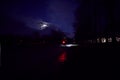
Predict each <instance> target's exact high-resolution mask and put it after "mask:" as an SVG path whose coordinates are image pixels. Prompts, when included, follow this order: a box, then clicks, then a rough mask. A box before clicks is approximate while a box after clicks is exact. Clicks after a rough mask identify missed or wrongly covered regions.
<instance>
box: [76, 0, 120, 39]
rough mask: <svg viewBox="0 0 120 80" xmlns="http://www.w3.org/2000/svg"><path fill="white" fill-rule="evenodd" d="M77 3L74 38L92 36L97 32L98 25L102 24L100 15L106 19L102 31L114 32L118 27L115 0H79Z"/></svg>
mask: <svg viewBox="0 0 120 80" xmlns="http://www.w3.org/2000/svg"><path fill="white" fill-rule="evenodd" d="M78 2H79V1H78ZM79 3H80V6H79V7H78V8H77V9H76V12H75V17H76V21H75V23H74V29H75V38H76V39H77V40H85V39H90V38H94V37H95V36H96V35H97V34H98V32H97V30H98V27H99V29H101V27H102V26H103V25H101V23H100V22H99V20H100V18H101V17H103V18H106V19H107V20H106V21H107V23H106V25H105V29H104V30H103V32H104V33H107V32H115V31H116V30H117V29H118V28H117V27H116V26H117V25H118V24H119V23H118V21H117V20H116V19H115V8H116V6H115V5H116V4H117V0H114V1H113V0H112V1H106V0H93V1H91V0H81V1H80V2H79ZM116 21H117V22H116ZM104 23H105V22H104Z"/></svg>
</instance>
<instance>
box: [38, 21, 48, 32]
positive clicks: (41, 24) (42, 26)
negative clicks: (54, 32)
mask: <svg viewBox="0 0 120 80" xmlns="http://www.w3.org/2000/svg"><path fill="white" fill-rule="evenodd" d="M39 26H40V30H43V29H45V28H47V27H49V23H47V22H41V23H40V24H39Z"/></svg>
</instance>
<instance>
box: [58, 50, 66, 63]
mask: <svg viewBox="0 0 120 80" xmlns="http://www.w3.org/2000/svg"><path fill="white" fill-rule="evenodd" d="M65 60H66V52H63V53H62V54H61V55H60V56H59V62H64V61H65Z"/></svg>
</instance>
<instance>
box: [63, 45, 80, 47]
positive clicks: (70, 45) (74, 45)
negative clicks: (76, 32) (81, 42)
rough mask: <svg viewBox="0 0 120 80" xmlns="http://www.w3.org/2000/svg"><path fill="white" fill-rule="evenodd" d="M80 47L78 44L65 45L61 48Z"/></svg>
mask: <svg viewBox="0 0 120 80" xmlns="http://www.w3.org/2000/svg"><path fill="white" fill-rule="evenodd" d="M75 46H78V44H65V45H63V44H62V45H61V47H75Z"/></svg>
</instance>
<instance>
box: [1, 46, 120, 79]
mask: <svg viewBox="0 0 120 80" xmlns="http://www.w3.org/2000/svg"><path fill="white" fill-rule="evenodd" d="M102 46H103V47H100V48H98V47H84V48H83V47H80V46H79V47H72V48H61V47H60V46H59V45H46V46H41V45H28V44H27V45H25V44H22V45H19V46H18V45H16V44H14V45H10V44H9V45H8V44H7V45H3V46H2V53H4V54H2V68H1V71H2V72H1V73H2V78H4V79H10V78H12V79H20V80H23V79H32V80H39V79H43V78H44V79H47V78H48V79H50V78H52V79H55V80H58V79H60V80H61V79H72V78H73V79H75V78H79V79H103V78H104V79H108V78H112V77H113V75H115V76H118V75H119V74H118V73H119V65H120V58H119V57H120V55H119V54H120V50H119V49H120V48H119V46H117V47H112V48H110V47H109V48H107V47H104V45H102ZM109 46H110V45H109ZM111 46H113V45H111ZM63 52H65V53H67V60H66V61H65V62H64V63H63V62H59V61H58V57H59V55H60V54H62V53H63ZM115 76H114V77H113V78H115Z"/></svg>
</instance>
